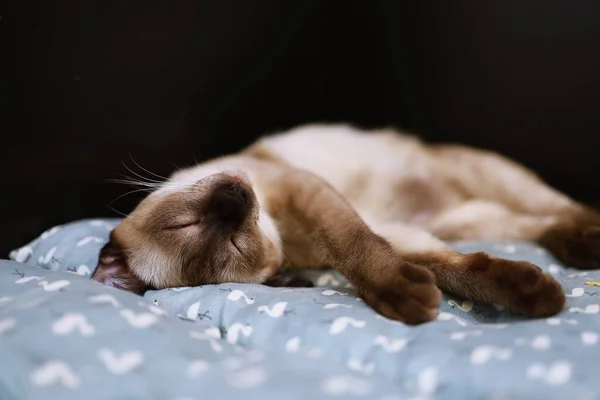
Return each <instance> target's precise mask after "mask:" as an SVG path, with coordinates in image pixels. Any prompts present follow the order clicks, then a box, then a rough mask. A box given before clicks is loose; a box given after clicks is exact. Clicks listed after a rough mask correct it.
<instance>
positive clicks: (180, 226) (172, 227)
mask: <svg viewBox="0 0 600 400" xmlns="http://www.w3.org/2000/svg"><path fill="white" fill-rule="evenodd" d="M199 223H200V221H199V220H194V221H189V222H183V223H180V224H175V225H168V226H165V228H164V229H165V230H170V231H173V230H178V229H184V228H189V227H190V226H194V225H198V224H199Z"/></svg>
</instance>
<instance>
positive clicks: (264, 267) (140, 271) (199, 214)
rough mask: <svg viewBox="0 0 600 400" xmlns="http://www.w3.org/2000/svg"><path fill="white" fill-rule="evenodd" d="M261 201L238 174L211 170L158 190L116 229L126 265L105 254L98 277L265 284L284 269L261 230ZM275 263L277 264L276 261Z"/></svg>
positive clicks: (151, 282)
mask: <svg viewBox="0 0 600 400" xmlns="http://www.w3.org/2000/svg"><path fill="white" fill-rule="evenodd" d="M258 207H259V205H258V201H257V199H256V196H255V194H254V192H253V190H252V188H251V187H250V186H249V184H248V183H246V182H245V181H243V180H242V179H241V178H239V177H237V176H231V175H227V174H223V173H221V174H215V175H211V176H209V177H207V178H205V179H203V180H200V181H198V182H197V183H196V184H195V185H192V186H190V187H189V188H183V189H179V188H177V189H173V190H168V191H164V192H160V193H154V194H152V195H150V196H149V197H148V198H146V199H145V200H144V201H142V203H140V205H138V207H137V208H136V209H135V210H134V212H133V213H132V214H131V215H130V216H129V217H128V218H126V219H125V220H124V221H123V222H122V223H121V224H119V225H118V226H117V227H116V228H115V229H114V230H113V232H112V233H111V238H112V240H111V243H112V246H113V247H115V248H116V244H118V249H119V252H120V253H119V254H120V258H119V260H121V261H120V265H121V267H119V268H113V267H111V268H108V266H107V265H104V264H103V259H105V258H103V257H102V255H101V257H100V258H99V265H98V271H97V272H96V273H95V274H94V279H96V280H99V281H101V282H104V283H107V284H110V283H111V282H117V281H118V282H121V281H123V280H124V277H125V276H127V277H128V278H127V282H133V280H134V278H135V279H137V280H138V281H139V282H138V283H139V284H135V285H134V284H129V285H121V286H120V287H121V288H123V289H125V290H130V291H133V290H132V288H135V289H136V290H137V291H139V290H141V289H140V288H141V286H142V284H145V285H147V286H152V287H154V288H156V289H162V288H165V287H175V286H197V285H202V284H209V283H221V282H226V281H232V282H260V281H261V280H262V279H265V278H267V277H268V276H269V275H271V274H273V273H274V272H275V270H276V267H279V265H275V264H278V261H279V260H278V257H274V256H272V255H271V253H273V252H278V249H276V248H275V247H274V246H273V244H272V243H271V242H270V241H269V240H268V239H267V238H265V237H264V235H263V233H262V232H261V230H260V229H259V227H258V223H257V221H258ZM271 264H273V265H271Z"/></svg>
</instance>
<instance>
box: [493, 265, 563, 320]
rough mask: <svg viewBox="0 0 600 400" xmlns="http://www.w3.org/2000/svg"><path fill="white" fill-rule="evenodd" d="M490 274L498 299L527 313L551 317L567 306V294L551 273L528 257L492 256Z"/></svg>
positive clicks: (532, 315)
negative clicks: (518, 258) (526, 259)
mask: <svg viewBox="0 0 600 400" xmlns="http://www.w3.org/2000/svg"><path fill="white" fill-rule="evenodd" d="M487 274H488V277H489V278H490V279H491V280H492V282H494V283H495V286H496V292H497V293H496V297H497V299H495V300H496V301H497V302H498V303H500V304H502V305H504V306H506V307H507V308H508V309H509V310H511V311H513V312H515V313H518V314H522V315H525V316H527V317H534V318H537V317H549V316H552V315H556V314H558V313H559V312H561V311H562V310H563V309H564V306H565V301H566V297H565V294H564V292H563V289H562V287H561V286H560V283H558V281H556V279H554V278H553V277H552V276H551V275H550V274H547V273H544V272H543V271H542V270H540V268H538V267H537V266H535V265H533V264H531V263H528V262H526V261H512V260H504V259H490V264H489V267H488V269H487Z"/></svg>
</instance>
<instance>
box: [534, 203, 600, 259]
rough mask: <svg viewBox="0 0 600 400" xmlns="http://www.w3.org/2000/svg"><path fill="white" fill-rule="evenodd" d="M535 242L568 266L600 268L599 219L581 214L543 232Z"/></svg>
mask: <svg viewBox="0 0 600 400" xmlns="http://www.w3.org/2000/svg"><path fill="white" fill-rule="evenodd" d="M538 242H539V243H540V244H541V245H542V246H544V247H545V248H546V249H548V250H549V251H550V252H551V253H552V254H553V255H554V256H555V257H556V258H557V259H559V260H560V261H561V262H563V263H564V264H566V265H567V266H570V267H575V268H579V269H600V216H598V215H597V214H596V213H592V212H588V213H582V214H581V215H578V216H577V217H573V218H572V219H569V220H567V221H563V222H559V223H557V224H555V225H553V226H551V227H550V228H548V230H546V231H545V232H544V233H543V234H542V235H541V237H540V238H539V239H538Z"/></svg>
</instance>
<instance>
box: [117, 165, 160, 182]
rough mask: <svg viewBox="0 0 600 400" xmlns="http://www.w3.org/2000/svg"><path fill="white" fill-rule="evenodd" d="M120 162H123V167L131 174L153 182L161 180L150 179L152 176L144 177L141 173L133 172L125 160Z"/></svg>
mask: <svg viewBox="0 0 600 400" xmlns="http://www.w3.org/2000/svg"><path fill="white" fill-rule="evenodd" d="M121 164H123V166H124V167H125V168H127V170H128V171H129V172H131V173H132V174H133V175H135V176H137V177H138V178H140V179H142V180H144V181H149V182H154V183H159V182H162V181H159V180H156V179H152V178H148V177H145V176H142V175H140V174H138V173H137V172H135V171H134V170H132V169H131V168H129V166H128V165H127V164H125V162H124V161H123V160H121Z"/></svg>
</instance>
